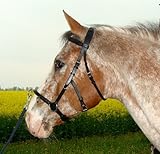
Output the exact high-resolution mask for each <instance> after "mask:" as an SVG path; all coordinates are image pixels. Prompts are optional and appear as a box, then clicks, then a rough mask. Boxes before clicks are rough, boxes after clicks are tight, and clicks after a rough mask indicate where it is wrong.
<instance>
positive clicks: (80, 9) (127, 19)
mask: <svg viewBox="0 0 160 154" xmlns="http://www.w3.org/2000/svg"><path fill="white" fill-rule="evenodd" d="M159 3H160V1H158V0H147V1H146V0H141V1H140V0H121V1H117V0H100V1H99V0H87V1H86V0H79V1H78V0H69V1H66V0H58V1H56V0H45V1H44V0H14V1H13V0H5V1H0V87H1V88H9V87H14V86H18V87H36V86H40V84H41V83H42V82H43V80H44V79H45V78H46V77H47V75H48V73H49V72H50V69H51V66H52V63H53V60H54V58H55V56H56V54H57V53H58V52H59V51H60V49H61V44H60V37H61V35H62V34H63V33H64V32H65V31H67V30H69V27H68V25H67V23H66V21H65V19H64V16H63V12H62V10H63V9H64V10H65V11H66V12H67V13H68V14H70V15H71V16H72V17H74V18H75V19H76V20H78V21H79V22H80V23H81V24H84V25H85V24H86V25H89V24H108V25H115V26H124V25H133V24H135V23H136V22H142V23H144V22H146V21H151V22H159V18H160V6H159Z"/></svg>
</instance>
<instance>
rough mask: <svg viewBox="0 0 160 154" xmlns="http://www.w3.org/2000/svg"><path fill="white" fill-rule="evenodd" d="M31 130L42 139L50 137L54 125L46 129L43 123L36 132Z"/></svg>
mask: <svg viewBox="0 0 160 154" xmlns="http://www.w3.org/2000/svg"><path fill="white" fill-rule="evenodd" d="M29 132H30V133H31V134H32V135H33V136H34V137H37V138H40V139H45V138H48V137H49V136H50V135H51V133H52V132H53V127H50V128H49V129H46V128H45V126H44V125H42V126H41V127H40V128H39V129H38V130H37V131H35V132H32V131H30V130H29Z"/></svg>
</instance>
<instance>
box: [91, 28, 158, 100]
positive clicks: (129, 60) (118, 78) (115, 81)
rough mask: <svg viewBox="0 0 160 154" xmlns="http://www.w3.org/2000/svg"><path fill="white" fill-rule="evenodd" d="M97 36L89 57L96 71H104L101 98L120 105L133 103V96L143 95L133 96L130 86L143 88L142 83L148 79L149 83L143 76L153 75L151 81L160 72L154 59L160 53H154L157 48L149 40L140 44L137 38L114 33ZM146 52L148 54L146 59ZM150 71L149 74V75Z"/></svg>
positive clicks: (139, 95)
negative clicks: (117, 102) (116, 101)
mask: <svg viewBox="0 0 160 154" xmlns="http://www.w3.org/2000/svg"><path fill="white" fill-rule="evenodd" d="M96 35H97V36H96V38H100V37H101V39H95V40H93V44H94V48H95V52H93V54H92V59H95V63H96V64H97V65H99V67H98V68H99V69H101V71H102V72H103V78H102V82H103V83H105V88H104V91H103V94H104V96H105V97H106V98H108V97H112V98H117V99H119V100H121V101H123V102H127V101H130V100H133V101H135V100H136V99H137V98H135V96H136V97H142V95H144V94H143V92H142V93H140V94H138V95H136V94H135V91H134V90H133V87H136V88H137V89H142V88H143V84H142V80H143V81H144V82H146V83H145V84H147V82H148V80H150V81H152V79H151V78H150V79H149V78H147V77H146V75H147V74H151V73H152V74H154V75H153V78H154V76H156V75H157V73H158V72H159V71H160V68H158V67H156V66H155V63H158V61H157V59H156V58H154V57H157V54H158V55H159V57H160V52H158V53H156V52H153V51H155V49H157V50H158V47H159V48H160V46H159V45H157V44H156V43H153V42H151V41H147V40H143V39H142V40H141V41H140V39H139V37H132V36H130V35H126V34H123V33H115V32H113V31H108V32H107V33H101V32H99V33H97V34H96ZM99 36H100V37H99ZM94 41H95V42H94ZM96 49H98V50H96ZM148 53H149V54H150V53H151V55H149V56H148ZM153 54H155V55H153ZM147 56H148V57H147ZM152 56H153V58H151V57H152ZM151 66H155V68H151ZM158 69H159V71H158V72H157V71H156V70H158ZM150 70H152V72H149V71H150ZM158 74H159V73H158ZM159 75H160V74H159ZM137 83H138V84H139V85H138V86H137V85H136V84H137ZM148 83H149V82H148ZM149 84H154V83H153V82H150V83H149ZM139 91H140V90H139ZM133 96H134V97H133ZM139 99H141V98H139Z"/></svg>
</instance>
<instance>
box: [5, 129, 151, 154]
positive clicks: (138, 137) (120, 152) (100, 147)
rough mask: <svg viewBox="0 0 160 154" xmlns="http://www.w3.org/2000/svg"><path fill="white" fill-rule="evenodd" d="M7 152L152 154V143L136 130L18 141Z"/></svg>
mask: <svg viewBox="0 0 160 154" xmlns="http://www.w3.org/2000/svg"><path fill="white" fill-rule="evenodd" d="M6 154H150V144H149V142H148V140H147V139H146V138H145V137H144V135H143V134H142V133H140V132H136V133H128V134H125V135H118V136H110V135H101V136H90V137H83V138H72V139H70V140H69V139H65V140H56V141H55V140H54V141H53V140H50V139H47V140H30V141H26V142H17V143H13V144H11V145H10V146H9V147H8V149H7V151H6Z"/></svg>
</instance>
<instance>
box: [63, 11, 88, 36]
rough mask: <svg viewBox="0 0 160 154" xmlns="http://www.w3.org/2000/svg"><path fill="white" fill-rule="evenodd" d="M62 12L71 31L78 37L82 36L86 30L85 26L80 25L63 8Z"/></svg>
mask: <svg viewBox="0 0 160 154" xmlns="http://www.w3.org/2000/svg"><path fill="white" fill-rule="evenodd" d="M63 13H64V16H65V18H66V20H67V22H68V25H69V27H70V29H71V32H72V33H74V34H76V35H78V36H80V37H83V36H82V35H84V33H85V32H86V28H85V27H84V26H82V25H81V24H80V23H78V22H77V21H76V20H75V19H73V18H72V17H71V16H69V15H68V14H67V13H66V12H65V11H64V10H63Z"/></svg>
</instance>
